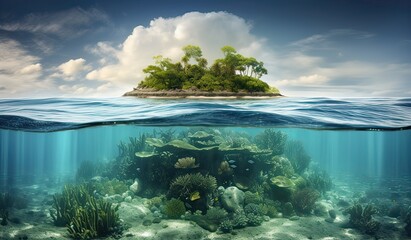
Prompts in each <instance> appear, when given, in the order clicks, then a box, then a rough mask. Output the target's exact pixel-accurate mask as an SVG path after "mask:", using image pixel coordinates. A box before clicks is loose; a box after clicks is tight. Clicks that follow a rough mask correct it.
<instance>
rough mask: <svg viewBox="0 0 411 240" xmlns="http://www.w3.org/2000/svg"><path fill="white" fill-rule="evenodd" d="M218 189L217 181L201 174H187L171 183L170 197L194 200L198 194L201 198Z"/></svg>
mask: <svg viewBox="0 0 411 240" xmlns="http://www.w3.org/2000/svg"><path fill="white" fill-rule="evenodd" d="M216 188H217V180H216V178H215V177H213V176H210V175H202V174H201V173H195V174H185V175H182V176H179V177H177V178H176V179H174V181H172V182H171V185H170V189H169V195H170V196H172V197H176V198H179V199H180V200H186V199H190V200H191V199H192V197H193V196H194V195H197V194H196V192H198V194H199V196H200V198H201V197H205V195H206V194H210V193H212V192H213V191H214V190H215V189H216Z"/></svg>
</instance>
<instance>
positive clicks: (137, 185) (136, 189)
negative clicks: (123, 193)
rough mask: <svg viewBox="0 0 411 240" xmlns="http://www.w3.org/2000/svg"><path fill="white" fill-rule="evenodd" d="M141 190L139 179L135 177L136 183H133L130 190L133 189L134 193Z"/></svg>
mask: <svg viewBox="0 0 411 240" xmlns="http://www.w3.org/2000/svg"><path fill="white" fill-rule="evenodd" d="M140 190H141V186H140V184H139V181H138V179H135V180H134V183H133V184H131V186H130V191H132V192H133V193H134V194H137V193H138V192H140Z"/></svg>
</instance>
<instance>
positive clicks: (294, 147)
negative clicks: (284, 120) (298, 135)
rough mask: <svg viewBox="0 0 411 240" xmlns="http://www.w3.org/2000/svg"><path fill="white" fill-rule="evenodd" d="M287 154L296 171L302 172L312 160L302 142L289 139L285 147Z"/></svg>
mask: <svg viewBox="0 0 411 240" xmlns="http://www.w3.org/2000/svg"><path fill="white" fill-rule="evenodd" d="M284 154H285V156H286V157H287V158H288V159H289V160H290V162H291V165H292V166H293V169H294V171H295V172H296V173H298V174H302V173H303V172H304V171H305V170H306V169H307V168H308V165H309V164H310V162H311V158H310V156H309V155H308V154H307V152H306V151H305V149H304V147H303V145H302V143H301V142H298V141H287V143H286V145H285V149H284Z"/></svg>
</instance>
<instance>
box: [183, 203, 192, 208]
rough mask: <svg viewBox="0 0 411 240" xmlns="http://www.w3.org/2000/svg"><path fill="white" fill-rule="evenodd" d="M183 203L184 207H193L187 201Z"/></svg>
mask: <svg viewBox="0 0 411 240" xmlns="http://www.w3.org/2000/svg"><path fill="white" fill-rule="evenodd" d="M184 205H185V206H186V208H193V207H192V206H191V205H190V204H188V203H184Z"/></svg>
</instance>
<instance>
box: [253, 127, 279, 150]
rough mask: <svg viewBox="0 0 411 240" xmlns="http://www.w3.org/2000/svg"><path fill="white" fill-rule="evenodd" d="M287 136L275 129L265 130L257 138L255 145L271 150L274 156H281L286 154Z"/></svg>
mask: <svg viewBox="0 0 411 240" xmlns="http://www.w3.org/2000/svg"><path fill="white" fill-rule="evenodd" d="M286 141H287V135H285V134H284V133H282V132H280V131H275V130H274V129H265V130H264V131H263V132H262V133H260V134H258V135H257V136H255V143H256V145H257V146H258V147H259V148H260V149H270V150H271V151H272V155H281V154H283V152H284V147H285V143H286Z"/></svg>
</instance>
